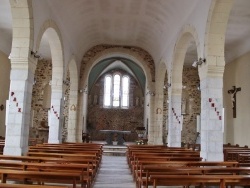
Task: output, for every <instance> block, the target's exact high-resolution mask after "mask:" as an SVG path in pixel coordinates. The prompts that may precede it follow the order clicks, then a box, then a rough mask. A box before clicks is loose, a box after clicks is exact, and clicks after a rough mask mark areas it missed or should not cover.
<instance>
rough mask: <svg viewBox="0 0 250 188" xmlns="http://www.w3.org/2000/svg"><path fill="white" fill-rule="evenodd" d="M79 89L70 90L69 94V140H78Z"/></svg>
mask: <svg viewBox="0 0 250 188" xmlns="http://www.w3.org/2000/svg"><path fill="white" fill-rule="evenodd" d="M77 96H78V93H77V90H75V91H70V96H69V119H68V136H67V141H68V142H76V122H77Z"/></svg>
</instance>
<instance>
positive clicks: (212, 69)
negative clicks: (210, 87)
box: [199, 65, 225, 80]
mask: <svg viewBox="0 0 250 188" xmlns="http://www.w3.org/2000/svg"><path fill="white" fill-rule="evenodd" d="M224 69H225V66H218V65H206V66H202V67H199V76H200V80H203V79H204V78H206V77H223V74H224Z"/></svg>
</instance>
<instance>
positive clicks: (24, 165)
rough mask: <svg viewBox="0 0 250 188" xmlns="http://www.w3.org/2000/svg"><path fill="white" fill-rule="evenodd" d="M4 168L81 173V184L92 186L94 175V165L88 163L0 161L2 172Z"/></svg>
mask: <svg viewBox="0 0 250 188" xmlns="http://www.w3.org/2000/svg"><path fill="white" fill-rule="evenodd" d="M2 169H10V170H24V171H46V172H50V171H65V172H73V173H74V172H79V173H81V182H80V183H81V184H82V185H87V187H90V186H91V183H92V182H93V177H92V174H91V169H92V167H91V166H90V165H88V164H79V163H77V164H74V163H73V164H69V163H66V164H58V163H30V162H12V161H0V173H1V170H2Z"/></svg>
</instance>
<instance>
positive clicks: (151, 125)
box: [147, 94, 155, 145]
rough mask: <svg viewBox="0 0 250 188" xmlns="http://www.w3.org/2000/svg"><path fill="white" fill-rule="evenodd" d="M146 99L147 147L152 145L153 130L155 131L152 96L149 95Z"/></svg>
mask: <svg viewBox="0 0 250 188" xmlns="http://www.w3.org/2000/svg"><path fill="white" fill-rule="evenodd" d="M148 95H149V94H148ZM147 98H148V101H149V103H148V105H149V106H148V111H147V113H148V122H149V124H148V144H149V145H154V144H155V143H154V138H155V135H154V129H155V120H154V106H155V105H154V96H152V95H149V96H147Z"/></svg>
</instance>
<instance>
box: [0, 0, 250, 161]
mask: <svg viewBox="0 0 250 188" xmlns="http://www.w3.org/2000/svg"><path fill="white" fill-rule="evenodd" d="M249 8H250V1H249V0H202V1H200V0H185V1H181V0H74V1H71V0H42V1H41V0H1V1H0V91H1V92H0V137H1V142H0V145H1V150H2V151H1V152H2V153H3V154H5V155H16V156H22V155H26V154H27V153H28V151H29V147H30V146H31V145H35V144H38V143H40V144H42V143H47V144H61V143H82V142H83V139H84V141H87V142H92V143H93V142H97V143H98V142H100V143H106V142H107V143H108V144H111V145H112V144H114V145H123V144H124V143H135V144H138V145H139V144H142V145H147V146H148V147H149V146H159V145H162V146H166V147H173V148H174V147H187V146H189V145H190V144H191V145H192V144H193V145H195V144H197V145H199V150H200V157H202V159H203V160H204V161H223V160H224V157H225V153H224V150H223V147H224V146H225V145H226V144H230V145H237V146H242V147H247V146H250V139H249V137H248V131H250V128H249V126H248V123H249V122H250V116H249V113H250V107H249V105H248V104H250V85H249V80H250V63H249V61H250V24H249V23H250V12H249Z"/></svg>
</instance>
